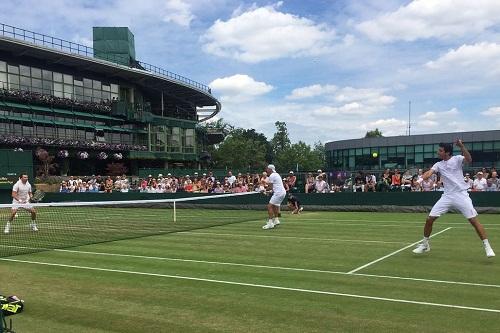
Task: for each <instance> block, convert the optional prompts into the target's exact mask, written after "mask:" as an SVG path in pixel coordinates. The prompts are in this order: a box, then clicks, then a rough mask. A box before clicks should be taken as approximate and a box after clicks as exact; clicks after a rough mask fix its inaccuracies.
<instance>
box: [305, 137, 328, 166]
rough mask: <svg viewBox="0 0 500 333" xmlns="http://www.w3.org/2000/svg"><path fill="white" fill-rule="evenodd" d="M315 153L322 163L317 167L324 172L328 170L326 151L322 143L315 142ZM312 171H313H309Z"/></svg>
mask: <svg viewBox="0 0 500 333" xmlns="http://www.w3.org/2000/svg"><path fill="white" fill-rule="evenodd" d="M313 153H314V154H315V155H316V156H317V157H318V159H319V160H320V161H321V163H320V164H319V165H318V166H317V168H318V169H321V170H324V169H325V168H326V149H325V145H324V144H323V143H321V141H318V142H315V143H314V146H313ZM309 170H312V169H309Z"/></svg>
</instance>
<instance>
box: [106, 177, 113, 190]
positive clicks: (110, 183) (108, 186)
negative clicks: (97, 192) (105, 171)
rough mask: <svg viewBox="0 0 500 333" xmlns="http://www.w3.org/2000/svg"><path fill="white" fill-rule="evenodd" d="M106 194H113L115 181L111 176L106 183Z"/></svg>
mask: <svg viewBox="0 0 500 333" xmlns="http://www.w3.org/2000/svg"><path fill="white" fill-rule="evenodd" d="M104 192H106V193H111V192H113V179H111V176H108V177H107V178H106V180H105V181H104Z"/></svg>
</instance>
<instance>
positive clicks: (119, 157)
mask: <svg viewBox="0 0 500 333" xmlns="http://www.w3.org/2000/svg"><path fill="white" fill-rule="evenodd" d="M113 158H114V159H115V160H121V159H122V158H123V155H122V153H114V154H113Z"/></svg>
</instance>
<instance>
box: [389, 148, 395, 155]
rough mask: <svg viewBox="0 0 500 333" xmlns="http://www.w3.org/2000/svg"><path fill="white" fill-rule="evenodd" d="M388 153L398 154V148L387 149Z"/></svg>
mask: <svg viewBox="0 0 500 333" xmlns="http://www.w3.org/2000/svg"><path fill="white" fill-rule="evenodd" d="M387 153H389V154H395V153H396V147H387Z"/></svg>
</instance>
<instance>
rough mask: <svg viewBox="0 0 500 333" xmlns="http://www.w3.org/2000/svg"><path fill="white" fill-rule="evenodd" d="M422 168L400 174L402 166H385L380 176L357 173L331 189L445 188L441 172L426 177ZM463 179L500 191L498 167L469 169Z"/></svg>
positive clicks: (481, 188)
mask: <svg viewBox="0 0 500 333" xmlns="http://www.w3.org/2000/svg"><path fill="white" fill-rule="evenodd" d="M424 172H425V171H424V170H423V169H418V171H417V172H416V173H412V172H411V171H410V170H408V171H406V172H404V173H401V172H400V170H399V169H394V170H390V169H386V170H385V171H384V172H383V173H382V174H381V175H379V177H378V178H377V176H376V175H375V174H374V173H371V172H365V173H363V172H361V171H359V172H357V173H356V175H355V176H353V177H352V178H351V179H350V180H348V181H345V182H344V183H343V184H339V183H338V182H337V183H336V184H335V183H334V184H332V187H331V192H342V191H352V192H389V191H391V192H394V191H408V192H428V191H444V185H443V181H442V180H441V178H440V175H439V174H433V175H432V176H431V177H430V178H428V179H426V180H423V177H422V176H423V174H424ZM464 182H465V183H467V185H468V187H469V189H468V190H469V191H474V192H476V191H478V192H482V191H485V192H495V191H499V190H500V179H499V178H498V174H497V171H496V169H495V168H491V169H490V170H487V169H486V168H483V169H482V170H481V171H478V172H477V173H475V174H472V177H471V174H470V173H469V172H467V173H465V174H464Z"/></svg>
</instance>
